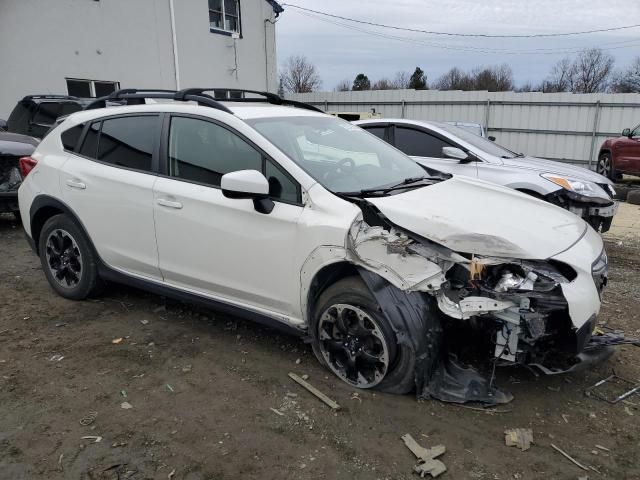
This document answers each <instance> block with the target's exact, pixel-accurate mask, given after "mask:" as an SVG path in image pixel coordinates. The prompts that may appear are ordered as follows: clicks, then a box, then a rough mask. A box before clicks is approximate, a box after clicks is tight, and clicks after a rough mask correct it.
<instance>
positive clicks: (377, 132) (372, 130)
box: [364, 127, 387, 140]
mask: <svg viewBox="0 0 640 480" xmlns="http://www.w3.org/2000/svg"><path fill="white" fill-rule="evenodd" d="M364 129H365V130H366V131H367V132H369V133H372V134H374V135H375V136H376V137H378V138H379V139H381V140H384V131H385V130H386V129H387V128H386V127H365V128H364Z"/></svg>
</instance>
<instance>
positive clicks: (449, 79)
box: [433, 67, 473, 90]
mask: <svg viewBox="0 0 640 480" xmlns="http://www.w3.org/2000/svg"><path fill="white" fill-rule="evenodd" d="M433 87H434V88H437V89H438V90H472V89H473V81H472V79H471V78H470V76H469V74H467V73H465V72H463V71H462V70H460V69H459V68H458V67H453V68H452V69H451V70H449V71H448V72H447V73H445V74H444V75H442V76H441V77H440V78H438V80H436V82H435V83H434V84H433Z"/></svg>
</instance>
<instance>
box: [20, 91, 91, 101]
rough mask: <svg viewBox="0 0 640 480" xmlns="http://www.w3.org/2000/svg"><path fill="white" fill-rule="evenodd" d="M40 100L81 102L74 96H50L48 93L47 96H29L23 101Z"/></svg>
mask: <svg viewBox="0 0 640 480" xmlns="http://www.w3.org/2000/svg"><path fill="white" fill-rule="evenodd" d="M39 98H44V99H57V100H80V98H79V97H74V96H73V95H50V94H48V93H45V94H42V95H40V94H34V95H27V96H25V97H24V98H23V99H22V100H27V101H28V100H33V99H39Z"/></svg>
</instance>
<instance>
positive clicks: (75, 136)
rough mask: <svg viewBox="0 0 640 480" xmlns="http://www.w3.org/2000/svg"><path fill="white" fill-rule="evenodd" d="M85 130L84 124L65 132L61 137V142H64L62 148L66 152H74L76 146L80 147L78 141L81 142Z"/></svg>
mask: <svg viewBox="0 0 640 480" xmlns="http://www.w3.org/2000/svg"><path fill="white" fill-rule="evenodd" d="M83 129H84V123H82V124H80V125H76V126H75V127H71V128H70V129H68V130H65V131H64V132H62V134H61V135H60V140H62V146H63V147H64V149H65V150H67V151H69V152H74V151H75V149H76V145H78V140H80V135H82V130H83Z"/></svg>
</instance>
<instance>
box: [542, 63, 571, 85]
mask: <svg viewBox="0 0 640 480" xmlns="http://www.w3.org/2000/svg"><path fill="white" fill-rule="evenodd" d="M573 77H574V67H573V62H572V60H571V59H570V58H569V57H565V58H563V59H562V60H560V61H559V62H558V63H556V64H555V65H554V66H553V68H552V69H551V74H550V75H549V77H548V78H547V79H546V80H545V81H544V82H543V88H542V91H543V92H545V93H553V92H570V91H572V89H573V83H574V78H573Z"/></svg>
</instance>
